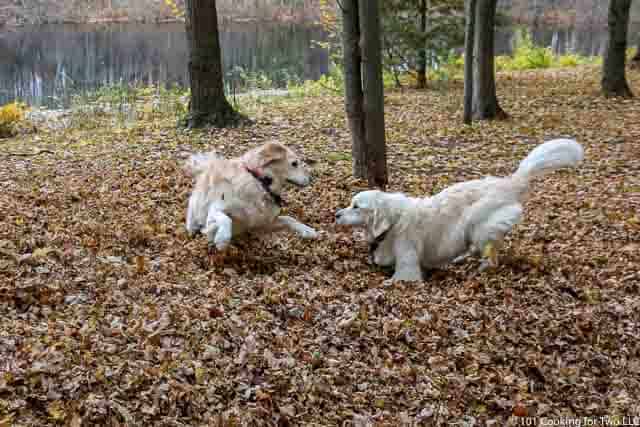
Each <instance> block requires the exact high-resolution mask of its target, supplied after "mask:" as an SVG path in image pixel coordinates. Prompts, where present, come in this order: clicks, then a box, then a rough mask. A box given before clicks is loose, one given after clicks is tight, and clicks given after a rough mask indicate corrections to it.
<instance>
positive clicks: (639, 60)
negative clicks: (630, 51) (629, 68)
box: [631, 39, 640, 67]
mask: <svg viewBox="0 0 640 427" xmlns="http://www.w3.org/2000/svg"><path fill="white" fill-rule="evenodd" d="M631 63H632V64H633V66H634V67H637V66H638V64H640V39H639V40H637V41H636V53H635V55H633V58H631Z"/></svg>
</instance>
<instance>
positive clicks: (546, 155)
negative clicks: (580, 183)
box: [336, 139, 584, 281]
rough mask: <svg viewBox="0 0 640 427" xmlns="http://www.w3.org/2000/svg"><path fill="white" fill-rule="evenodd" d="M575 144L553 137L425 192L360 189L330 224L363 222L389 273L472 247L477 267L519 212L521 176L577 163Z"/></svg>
mask: <svg viewBox="0 0 640 427" xmlns="http://www.w3.org/2000/svg"><path fill="white" fill-rule="evenodd" d="M583 157H584V151H583V149H582V146H581V145H580V144H578V143H577V142H575V141H573V140H569V139H556V140H553V141H549V142H547V143H544V144H542V145H540V146H538V147H536V148H535V149H534V150H533V151H532V152H531V153H530V154H529V155H528V156H527V157H526V158H525V159H524V160H523V161H522V162H521V163H520V166H519V167H518V170H517V171H516V172H515V173H514V174H513V175H511V176H509V177H504V178H496V177H486V178H482V179H476V180H472V181H468V182H463V183H459V184H455V185H453V186H451V187H449V188H446V189H445V190H443V191H442V192H440V193H438V194H436V195H435V196H433V197H427V198H424V199H419V198H413V197H407V196H405V195H403V194H400V193H394V194H391V193H384V192H381V191H376V190H373V191H364V192H361V193H359V194H357V195H356V196H355V197H354V198H353V199H352V201H351V205H350V206H349V207H348V208H346V209H342V210H339V211H338V212H337V213H336V221H337V223H338V224H343V225H350V226H356V227H364V228H365V230H366V238H367V242H368V243H369V245H370V246H369V248H370V254H371V256H372V260H373V262H374V263H375V264H377V265H380V266H395V274H394V275H393V278H392V280H393V281H397V280H406V281H416V280H421V279H422V274H421V267H422V268H424V269H429V268H436V267H440V266H443V265H445V264H448V263H450V262H458V261H461V260H463V259H464V258H466V257H467V256H469V255H474V254H480V255H481V256H482V258H483V259H484V261H483V263H482V266H481V269H485V268H486V267H487V266H495V265H497V262H498V259H497V250H498V249H499V247H500V244H501V243H502V240H503V239H504V237H505V235H506V234H507V233H508V232H509V231H510V230H511V228H512V227H513V226H514V225H516V224H517V223H519V222H520V220H521V219H522V204H523V202H524V199H525V197H526V193H527V190H528V189H529V181H530V180H531V179H532V178H533V177H535V176H540V175H543V174H545V173H548V172H551V171H554V170H556V169H560V168H565V167H574V166H577V165H578V164H579V163H580V162H581V161H582V159H583Z"/></svg>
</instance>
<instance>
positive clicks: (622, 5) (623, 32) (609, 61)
mask: <svg viewBox="0 0 640 427" xmlns="http://www.w3.org/2000/svg"><path fill="white" fill-rule="evenodd" d="M630 7H631V0H611V3H610V4H609V19H608V24H609V42H608V45H607V52H606V53H605V56H604V63H603V66H602V92H603V94H604V96H606V97H612V96H622V97H625V98H631V97H632V96H633V93H632V92H631V89H630V88H629V84H628V83H627V78H626V74H625V65H626V54H627V32H628V28H629V8H630Z"/></svg>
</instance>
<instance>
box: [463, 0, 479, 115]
mask: <svg viewBox="0 0 640 427" xmlns="http://www.w3.org/2000/svg"><path fill="white" fill-rule="evenodd" d="M466 6H467V10H466V15H467V25H466V29H465V34H464V113H463V122H464V123H465V124H467V125H469V124H471V121H472V118H473V104H472V101H473V44H474V43H473V39H474V33H475V28H474V27H475V16H476V14H475V10H476V0H467V5H466Z"/></svg>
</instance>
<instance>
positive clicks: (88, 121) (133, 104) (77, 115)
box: [71, 83, 189, 128]
mask: <svg viewBox="0 0 640 427" xmlns="http://www.w3.org/2000/svg"><path fill="white" fill-rule="evenodd" d="M188 95H189V92H188V91H185V90H184V89H182V88H179V87H165V86H161V85H159V86H144V85H128V84H125V83H119V84H114V85H110V86H103V87H100V88H98V89H96V90H94V91H86V92H81V93H78V94H76V95H74V96H73V97H72V99H71V111H72V113H73V114H72V122H73V123H72V126H75V127H85V128H94V127H99V126H102V125H103V123H102V122H103V120H105V119H108V120H109V121H110V122H111V123H112V124H120V125H126V124H131V123H133V122H135V121H136V120H139V119H153V118H154V117H160V116H162V115H163V114H166V113H169V114H172V115H175V116H176V117H181V116H184V115H185V114H186V113H187V100H188V99H189V96H188Z"/></svg>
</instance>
